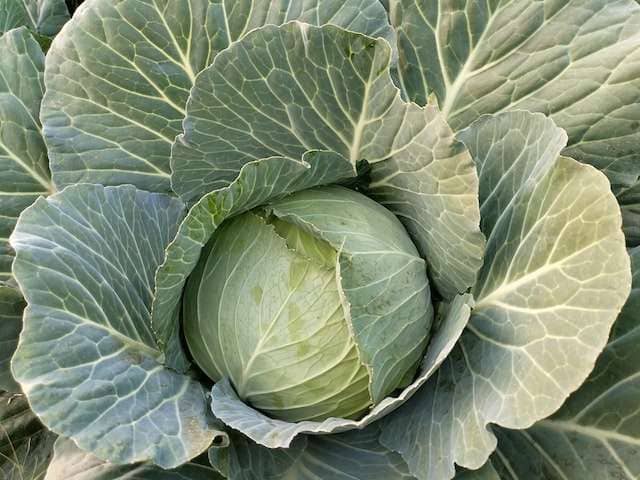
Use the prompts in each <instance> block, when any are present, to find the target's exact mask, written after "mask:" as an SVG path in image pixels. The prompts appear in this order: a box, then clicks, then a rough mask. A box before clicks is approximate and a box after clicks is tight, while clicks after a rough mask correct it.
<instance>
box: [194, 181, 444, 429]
mask: <svg viewBox="0 0 640 480" xmlns="http://www.w3.org/2000/svg"><path fill="white" fill-rule="evenodd" d="M339 210H340V211H339ZM385 257H386V258H385ZM393 257H396V258H393ZM390 260H391V261H393V260H395V262H394V263H395V264H399V265H400V266H401V268H402V271H401V272H399V273H398V274H396V275H394V276H393V279H394V282H395V287H394V289H385V288H384V284H385V283H387V282H389V278H390V277H389V272H388V271H387V269H386V268H387V267H388V266H389V265H390V263H391V262H390ZM341 263H342V264H347V265H346V268H347V272H346V273H347V274H348V275H349V276H350V277H349V278H344V279H343V275H344V272H343V267H341ZM354 275H355V276H357V281H355V282H354V279H353V278H352V277H353V276H354ZM345 287H347V289H346V290H345ZM369 290H371V293H370V292H369ZM374 291H375V296H373V292H374ZM406 292H411V295H412V296H410V297H407V295H406ZM184 295H185V296H184V299H183V310H184V315H183V325H184V331H185V336H186V339H187V342H188V344H189V348H190V351H191V353H192V354H193V357H194V360H195V361H196V363H197V364H198V365H199V366H200V367H201V368H202V369H203V370H204V371H205V372H206V373H207V375H208V376H209V377H210V378H211V379H212V380H214V381H216V382H218V381H220V380H222V379H223V378H225V377H227V378H229V379H230V380H231V383H232V385H233V386H234V388H235V389H236V391H237V393H238V395H239V397H240V398H241V399H242V400H243V401H245V402H248V403H249V404H251V405H252V406H254V407H255V408H257V409H259V410H261V411H263V412H264V413H266V414H268V415H269V416H271V417H273V418H278V419H282V420H286V421H289V422H297V421H301V420H320V421H321V420H324V419H326V418H329V417H341V418H358V417H360V416H362V413H363V412H366V411H367V410H368V409H369V408H370V407H371V406H372V405H373V404H374V391H373V388H374V386H375V388H376V391H375V394H376V395H377V396H378V398H380V399H382V398H385V397H387V396H388V395H389V394H390V393H392V392H393V391H394V390H395V389H397V388H399V387H401V386H406V384H407V383H410V382H411V380H412V379H413V377H414V375H415V371H416V368H417V365H418V362H419V361H420V359H421V358H422V356H423V354H424V348H425V346H426V343H427V340H428V337H429V329H430V326H431V321H432V309H431V302H430V295H429V288H428V280H427V274H426V268H425V262H424V260H423V259H422V258H421V257H420V255H419V254H418V251H417V250H416V248H415V246H414V245H413V243H412V241H411V239H410V237H409V235H408V234H407V232H406V231H405V229H404V227H403V226H402V224H401V223H400V222H399V221H398V219H397V218H396V217H395V216H394V215H393V214H392V213H391V212H389V211H388V210H387V209H385V208H384V207H382V206H381V205H379V204H378V203H376V202H374V201H372V200H370V199H369V198H367V197H366V196H364V195H362V194H360V193H357V192H354V191H352V190H348V189H346V188H343V187H323V188H317V189H310V190H305V191H303V192H300V193H296V194H293V195H291V196H289V197H287V198H286V199H284V200H282V201H280V202H275V203H273V204H270V205H269V206H268V207H267V208H266V209H261V210H257V211H256V210H253V211H250V212H247V213H244V214H242V215H239V216H237V217H235V218H233V219H231V220H228V221H226V222H225V223H224V224H223V225H222V226H221V227H220V229H218V230H217V231H216V233H215V234H214V235H213V237H212V238H211V240H210V241H209V243H208V245H207V246H206V248H205V249H204V250H203V253H202V255H201V256H200V260H199V262H198V266H197V267H196V269H195V270H194V272H193V273H192V274H191V276H190V277H189V281H188V282H187V285H186V289H185V294H184ZM362 295H367V296H368V297H369V298H371V300H372V301H371V303H369V304H368V305H367V307H366V308H359V309H352V306H351V302H350V301H349V299H350V298H351V297H353V296H362ZM407 298H408V300H407ZM356 303H357V301H356ZM378 305H383V306H387V305H394V307H395V308H394V310H393V315H387V316H386V317H383V318H381V319H379V320H378V321H377V322H376V323H371V325H369V328H370V329H372V328H375V326H376V324H380V330H379V331H380V332H387V331H389V332H391V333H392V336H391V338H389V339H385V344H386V345H387V346H388V348H387V350H386V351H385V352H383V354H384V355H385V358H384V359H383V360H382V362H383V364H384V365H391V368H389V367H386V366H385V367H384V368H376V369H373V368H372V366H371V365H370V364H368V363H367V362H366V361H365V358H367V359H368V358H369V356H370V355H371V354H372V352H371V349H370V348H367V344H366V342H368V341H369V339H368V336H371V335H376V332H368V333H367V332H363V331H361V330H360V329H358V328H357V326H358V325H362V324H363V323H365V322H372V320H373V319H374V318H375V317H374V316H375V315H377V313H378V311H379V308H377V306H378ZM383 322H385V323H387V324H388V325H389V327H391V328H386V326H385V328H382V323H383ZM354 324H355V325H356V327H355V328H354ZM407 333H409V334H410V336H408V335H407ZM361 352H362V353H361ZM383 376H386V377H387V378H383ZM379 385H380V386H379ZM378 401H379V400H378Z"/></svg>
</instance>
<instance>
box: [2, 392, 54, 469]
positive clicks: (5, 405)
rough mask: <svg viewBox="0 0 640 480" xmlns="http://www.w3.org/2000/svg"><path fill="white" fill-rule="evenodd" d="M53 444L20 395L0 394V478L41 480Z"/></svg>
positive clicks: (51, 435) (50, 437) (24, 398)
mask: <svg viewBox="0 0 640 480" xmlns="http://www.w3.org/2000/svg"><path fill="white" fill-rule="evenodd" d="M54 441H55V435H54V434H52V433H51V432H48V431H47V430H46V429H45V428H44V427H43V426H42V424H41V423H40V421H39V420H38V417H36V416H35V415H34V413H33V412H32V411H31V409H30V408H29V403H28V402H27V399H26V397H25V396H24V395H14V394H11V393H7V392H0V477H2V478H4V479H7V480H42V479H43V478H44V475H45V472H46V470H47V465H48V464H49V460H50V459H51V455H52V453H53V443H54Z"/></svg>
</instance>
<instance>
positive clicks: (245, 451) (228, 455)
mask: <svg viewBox="0 0 640 480" xmlns="http://www.w3.org/2000/svg"><path fill="white" fill-rule="evenodd" d="M378 434H379V429H378V427H376V426H375V425H372V426H371V427H368V428H367V429H365V430H355V431H353V432H347V433H342V434H335V435H325V436H322V437H301V438H300V439H298V440H297V441H296V442H295V443H294V444H293V445H292V446H291V448H287V449H271V448H266V447H262V446H260V445H257V444H255V443H253V442H252V441H251V440H248V439H246V438H244V437H241V436H239V435H234V436H232V437H231V438H232V442H231V445H230V446H229V448H228V449H211V451H210V453H209V456H210V458H211V461H212V464H213V465H214V466H216V467H217V468H218V469H219V470H222V471H224V472H225V473H226V474H227V478H229V480H276V479H283V480H284V479H291V480H294V479H295V480H328V479H331V480H414V477H412V476H411V475H410V474H409V472H408V470H407V466H406V464H405V463H404V461H403V460H402V458H401V457H400V455H398V454H396V453H394V452H391V451H389V450H387V449H385V448H384V447H383V446H382V445H380V443H378Z"/></svg>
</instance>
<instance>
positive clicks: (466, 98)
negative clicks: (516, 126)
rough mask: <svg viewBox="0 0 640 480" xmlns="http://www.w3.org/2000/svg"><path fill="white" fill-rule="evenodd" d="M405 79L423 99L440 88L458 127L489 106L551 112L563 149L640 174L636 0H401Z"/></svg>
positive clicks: (396, 13)
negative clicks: (564, 134) (562, 136)
mask: <svg viewBox="0 0 640 480" xmlns="http://www.w3.org/2000/svg"><path fill="white" fill-rule="evenodd" d="M391 19H392V23H393V25H394V26H395V27H396V30H397V32H398V42H399V51H400V62H399V65H400V78H401V83H402V85H403V86H404V90H405V91H406V92H407V93H408V97H409V98H410V99H411V100H414V101H416V102H417V103H419V104H420V105H424V104H426V103H427V101H428V97H429V95H430V94H432V93H433V94H435V96H436V97H437V100H438V102H439V104H440V106H441V109H442V111H443V113H444V114H445V116H446V118H447V121H448V122H449V124H450V125H451V126H452V127H453V128H454V130H458V129H461V128H464V127H466V126H468V125H469V124H471V123H472V122H473V121H474V120H475V119H476V118H478V117H479V116H480V115H481V114H483V113H497V112H501V111H504V110H516V109H522V110H529V111H534V112H542V113H544V114H546V115H549V116H550V117H551V118H553V120H554V121H555V122H556V123H557V124H558V125H559V126H560V127H562V128H564V129H565V130H566V131H567V133H568V135H569V144H568V148H567V149H566V150H565V151H564V154H565V155H568V156H570V157H572V158H575V159H576V160H580V161H582V162H586V163H590V164H592V165H594V166H596V167H598V168H599V169H601V170H602V171H604V172H605V173H606V174H607V176H608V177H609V179H610V181H611V183H612V185H613V187H614V190H615V191H617V190H618V188H619V187H625V186H626V187H628V186H630V185H631V184H632V183H633V182H635V181H636V180H637V178H638V176H639V175H640V155H639V153H638V148H637V145H638V143H639V142H640V128H639V125H640V101H639V100H640V6H638V4H637V3H636V2H633V1H632V0H611V1H604V0H567V1H558V0H541V1H534V2H532V1H531V0H512V1H504V2H494V1H492V2H487V1H483V2H478V1H472V0H465V1H461V2H435V1H433V0H417V1H416V0H398V1H396V2H394V3H393V8H392V12H391Z"/></svg>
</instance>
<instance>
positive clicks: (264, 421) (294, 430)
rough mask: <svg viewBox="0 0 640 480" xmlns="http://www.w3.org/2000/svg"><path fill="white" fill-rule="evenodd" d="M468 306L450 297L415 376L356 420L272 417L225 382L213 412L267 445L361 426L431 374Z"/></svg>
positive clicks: (464, 321)
mask: <svg viewBox="0 0 640 480" xmlns="http://www.w3.org/2000/svg"><path fill="white" fill-rule="evenodd" d="M472 305H473V299H472V298H471V296H470V295H462V296H459V297H456V298H455V299H454V301H453V302H452V303H451V304H450V305H449V306H448V307H447V309H445V310H444V311H443V312H442V318H440V320H439V325H440V326H439V328H438V329H437V330H436V331H435V333H433V335H432V337H431V342H430V344H429V346H428V347H427V353H426V355H425V357H424V359H423V360H422V364H421V366H420V371H419V374H418V376H417V378H416V379H415V380H414V381H413V383H411V384H410V385H409V386H408V387H407V388H405V389H404V390H403V391H402V392H401V393H400V394H399V395H398V396H390V397H387V398H385V399H384V400H382V401H381V402H380V403H379V404H378V405H376V406H375V407H373V409H372V410H371V412H369V413H368V414H367V415H365V416H364V417H363V418H361V419H360V420H345V419H342V418H329V419H327V420H325V421H323V422H310V421H305V422H298V423H288V422H283V421H281V420H275V419H272V418H269V417H267V416H266V415H264V414H262V413H261V412H259V411H257V410H255V409H253V408H251V407H250V406H249V405H247V404H245V403H244V402H242V401H241V400H240V399H239V398H238V396H237V394H236V392H235V391H234V390H233V387H232V386H231V385H230V384H229V382H228V381H223V382H220V383H217V384H216V385H214V387H213V392H212V403H213V405H212V408H213V411H214V413H215V414H216V416H217V417H218V418H220V420H222V421H223V422H225V423H226V424H227V425H229V426H230V427H232V428H233V429H235V430H239V431H241V432H242V433H244V434H245V435H247V436H248V437H250V438H251V439H253V441H255V442H257V443H259V444H261V445H265V446H267V447H270V448H283V447H290V446H292V445H293V446H295V445H296V443H295V442H294V443H292V442H293V441H294V439H295V438H296V437H298V435H301V434H325V433H334V434H335V433H337V432H343V431H347V430H354V429H359V430H360V429H364V428H365V427H367V426H368V425H370V424H372V423H373V422H375V421H376V420H378V419H380V418H382V417H384V416H385V415H387V414H389V413H390V412H392V411H394V410H396V409H397V408H399V407H400V406H401V405H402V404H403V403H404V402H406V401H407V400H408V399H409V398H411V396H412V395H414V394H415V393H416V392H417V391H418V390H419V389H420V387H421V386H422V385H423V384H424V383H425V382H426V381H427V380H428V379H429V377H431V375H433V374H434V372H435V371H436V370H437V369H438V367H439V366H440V365H441V364H442V362H443V361H444V360H445V358H446V357H447V355H449V353H450V352H451V350H452V349H453V347H454V345H455V344H456V342H457V341H458V339H459V338H460V335H461V334H462V330H463V329H464V327H465V326H466V324H467V321H468V320H469V315H470V313H471V306H472ZM298 438H300V437H298ZM296 441H297V440H296Z"/></svg>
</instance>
